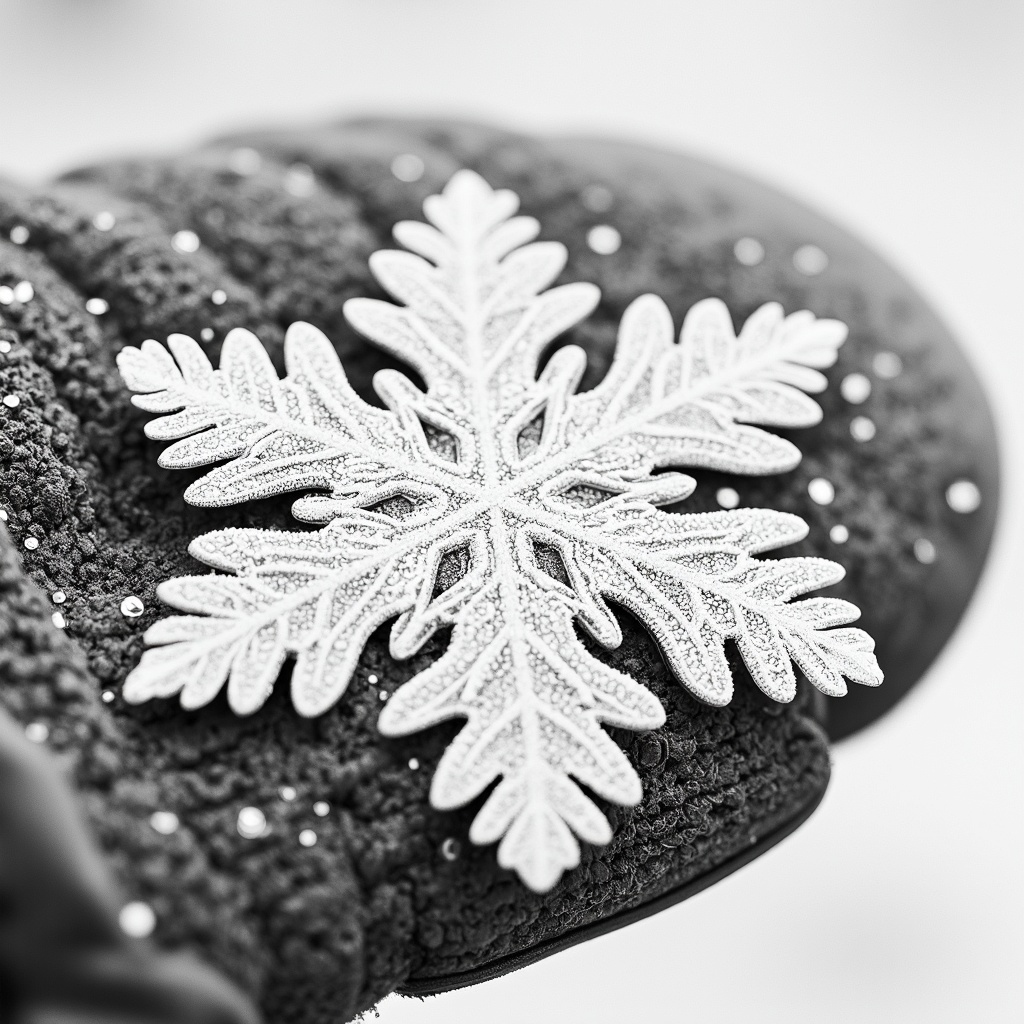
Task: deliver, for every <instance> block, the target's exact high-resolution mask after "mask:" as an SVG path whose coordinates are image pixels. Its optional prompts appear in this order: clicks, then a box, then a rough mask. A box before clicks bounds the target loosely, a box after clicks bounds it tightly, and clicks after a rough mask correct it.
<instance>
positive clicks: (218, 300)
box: [210, 288, 228, 306]
mask: <svg viewBox="0 0 1024 1024" xmlns="http://www.w3.org/2000/svg"><path fill="white" fill-rule="evenodd" d="M210 301H211V302H212V303H213V304H214V305H215V306H223V305H224V303H225V302H227V301H228V293H227V292H226V291H224V289H223V288H217V289H216V290H215V291H214V293H213V294H212V295H211V296H210Z"/></svg>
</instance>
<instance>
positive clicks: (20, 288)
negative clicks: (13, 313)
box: [14, 281, 36, 302]
mask: <svg viewBox="0 0 1024 1024" xmlns="http://www.w3.org/2000/svg"><path fill="white" fill-rule="evenodd" d="M35 294H36V290H35V288H33V287H32V285H31V283H30V282H28V281H19V282H18V283H17V284H16V285H15V286H14V301H15V302H31V301H32V299H33V298H34V297H35Z"/></svg>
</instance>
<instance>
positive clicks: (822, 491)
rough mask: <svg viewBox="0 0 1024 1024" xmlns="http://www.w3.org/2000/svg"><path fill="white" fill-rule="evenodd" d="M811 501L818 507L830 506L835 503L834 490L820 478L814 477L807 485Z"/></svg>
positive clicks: (829, 483)
mask: <svg viewBox="0 0 1024 1024" xmlns="http://www.w3.org/2000/svg"><path fill="white" fill-rule="evenodd" d="M807 493H808V494H809V495H810V498H811V501H813V502H815V503H816V504H818V505H831V504H832V502H833V501H835V497H836V489H835V488H834V487H833V486H832V484H831V482H830V481H828V480H826V479H825V478H824V477H822V476H816V477H815V478H814V479H813V480H812V481H811V482H810V483H809V484H808V485H807Z"/></svg>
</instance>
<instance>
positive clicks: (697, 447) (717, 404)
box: [538, 295, 846, 481]
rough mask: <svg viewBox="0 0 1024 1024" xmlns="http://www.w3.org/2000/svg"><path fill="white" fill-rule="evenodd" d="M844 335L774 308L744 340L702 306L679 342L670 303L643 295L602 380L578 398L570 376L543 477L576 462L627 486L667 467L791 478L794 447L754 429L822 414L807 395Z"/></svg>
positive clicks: (818, 384) (752, 323) (827, 323)
mask: <svg viewBox="0 0 1024 1024" xmlns="http://www.w3.org/2000/svg"><path fill="white" fill-rule="evenodd" d="M845 337H846V327H845V325H844V324H842V323H840V322H839V321H837V320H819V319H816V318H815V317H814V315H813V314H812V313H809V312H807V311H806V310H804V311H801V312H799V313H794V314H791V315H790V316H788V317H787V316H784V315H783V312H782V308H781V307H780V306H779V305H778V304H777V303H767V304H766V305H764V306H761V307H760V308H759V309H758V310H756V311H755V312H754V313H753V314H752V315H751V316H750V318H749V319H748V320H747V322H746V323H745V324H744V325H743V328H742V330H741V331H740V333H739V335H738V336H737V335H736V334H735V332H734V331H733V326H732V320H731V319H730V316H729V312H728V310H727V309H726V307H725V304H724V303H722V302H721V301H720V300H718V299H705V300H703V301H701V302H698V303H697V304H696V305H695V306H693V307H692V309H691V310H690V311H689V313H687V315H686V318H685V320H684V322H683V328H682V331H681V332H680V339H679V343H678V344H675V343H674V342H673V329H672V318H671V316H670V315H669V312H668V309H667V307H666V306H665V304H664V302H662V300H661V299H659V298H657V297H656V296H653V295H645V296H642V297H641V298H639V299H637V300H636V301H635V302H634V303H633V304H632V305H631V306H630V307H629V308H628V309H627V310H626V313H625V315H624V316H623V319H622V324H621V327H620V330H619V339H618V344H617V346H616V351H615V357H614V359H613V361H612V365H611V367H610V369H609V371H608V374H607V376H606V377H605V379H604V380H603V381H602V382H601V383H600V384H599V385H598V386H597V387H596V388H594V389H593V390H592V391H589V392H586V393H584V394H581V395H576V394H574V393H573V392H574V391H575V385H576V380H573V379H572V377H571V376H567V379H566V384H565V386H564V387H563V388H562V389H561V392H560V394H558V395H557V396H555V397H554V400H553V401H552V403H551V406H550V409H551V414H552V420H553V428H552V429H551V430H550V431H549V432H548V434H547V437H546V439H545V443H544V445H543V448H542V451H541V452H539V453H538V457H539V458H540V459H543V461H544V465H545V469H546V470H547V471H550V470H551V469H553V468H555V467H556V466H570V465H572V466H574V467H575V468H576V470H577V471H579V470H580V469H583V468H585V469H586V470H587V471H589V472H591V473H600V474H602V475H607V476H611V477H615V478H619V479H621V480H630V481H632V480H637V479H639V478H641V477H643V476H646V475H647V474H649V473H650V472H651V471H653V470H654V469H657V468H661V467H665V466H694V467H701V468H705V469H717V470H724V471H727V472H733V473H753V474H768V473H778V472H784V471H786V470H790V469H792V468H793V467H794V466H796V465H797V463H798V462H799V461H800V452H799V449H797V448H796V446H795V445H793V444H792V443H791V442H789V441H787V440H785V439H784V438H780V437H777V436H775V435H774V434H771V433H769V432H768V431H766V430H762V429H760V428H759V427H758V426H755V424H760V425H762V426H775V427H788V428H792V427H808V426H813V425H814V424H815V423H817V422H818V421H819V420H820V419H821V408H820V407H819V406H818V404H817V403H816V402H815V401H814V400H813V399H811V398H809V397H808V396H807V395H806V394H804V392H805V391H810V392H816V391H821V390H822V389H823V388H824V387H825V384H826V380H825V377H824V376H823V375H822V374H821V372H820V370H821V369H823V368H826V367H828V366H831V365H832V364H833V363H834V362H835V359H836V353H837V351H838V349H839V346H840V345H841V344H842V343H843V341H844V339H845ZM575 365H577V366H579V365H580V364H579V363H578V362H576V364H575Z"/></svg>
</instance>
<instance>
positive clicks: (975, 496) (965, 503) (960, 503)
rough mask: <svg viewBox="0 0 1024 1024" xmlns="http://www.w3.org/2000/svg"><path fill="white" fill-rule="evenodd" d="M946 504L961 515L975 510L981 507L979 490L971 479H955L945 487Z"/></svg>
mask: <svg viewBox="0 0 1024 1024" xmlns="http://www.w3.org/2000/svg"><path fill="white" fill-rule="evenodd" d="M946 504H947V505H949V507H950V508H951V509H952V510H953V511H954V512H959V513H961V514H962V515H966V514H967V513H969V512H976V511H977V510H978V509H979V508H980V507H981V491H980V490H979V489H978V485H977V484H976V483H975V482H974V481H973V480H955V481H954V482H953V483H951V484H950V485H949V487H947V488H946Z"/></svg>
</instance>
